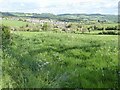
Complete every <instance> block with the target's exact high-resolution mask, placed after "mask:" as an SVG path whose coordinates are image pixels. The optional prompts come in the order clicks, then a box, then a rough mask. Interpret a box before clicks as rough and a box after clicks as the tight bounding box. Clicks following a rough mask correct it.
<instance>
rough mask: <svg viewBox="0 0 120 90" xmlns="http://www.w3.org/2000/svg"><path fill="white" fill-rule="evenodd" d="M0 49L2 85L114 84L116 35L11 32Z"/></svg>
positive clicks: (33, 86)
mask: <svg viewBox="0 0 120 90" xmlns="http://www.w3.org/2000/svg"><path fill="white" fill-rule="evenodd" d="M11 38H12V42H11V44H10V45H8V46H7V48H5V49H4V50H3V52H4V53H3V64H2V65H3V66H2V67H3V78H2V79H3V82H2V87H4V88H8V87H11V88H12V87H14V88H61V87H65V88H115V87H117V86H118V78H117V77H118V76H117V71H118V36H117V35H87V34H73V33H53V32H19V31H16V32H13V33H12V36H11Z"/></svg>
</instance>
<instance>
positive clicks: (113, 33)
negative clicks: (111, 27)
mask: <svg viewBox="0 0 120 90" xmlns="http://www.w3.org/2000/svg"><path fill="white" fill-rule="evenodd" d="M98 34H103V35H120V34H119V32H116V31H103V32H100V33H98Z"/></svg>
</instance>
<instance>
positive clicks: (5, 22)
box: [2, 20, 30, 27]
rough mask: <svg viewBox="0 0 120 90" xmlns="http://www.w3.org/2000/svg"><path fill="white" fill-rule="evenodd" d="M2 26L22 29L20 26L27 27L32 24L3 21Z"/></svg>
mask: <svg viewBox="0 0 120 90" xmlns="http://www.w3.org/2000/svg"><path fill="white" fill-rule="evenodd" d="M2 24H3V25H5V26H11V27H20V26H25V25H26V24H30V23H28V22H23V21H18V20H2Z"/></svg>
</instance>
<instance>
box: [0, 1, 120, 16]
mask: <svg viewBox="0 0 120 90" xmlns="http://www.w3.org/2000/svg"><path fill="white" fill-rule="evenodd" d="M118 2H119V0H0V11H3V12H27V13H53V14H65V13H70V14H75V13H77V14H81V13H86V14H96V13H99V14H116V15H117V13H118Z"/></svg>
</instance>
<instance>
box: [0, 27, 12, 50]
mask: <svg viewBox="0 0 120 90" xmlns="http://www.w3.org/2000/svg"><path fill="white" fill-rule="evenodd" d="M1 27H2V45H3V48H4V47H6V45H8V44H9V43H10V41H11V34H10V28H9V27H7V26H1Z"/></svg>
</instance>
